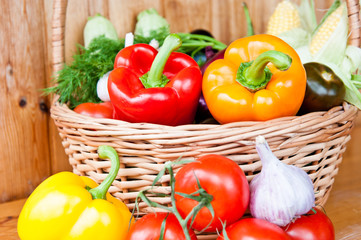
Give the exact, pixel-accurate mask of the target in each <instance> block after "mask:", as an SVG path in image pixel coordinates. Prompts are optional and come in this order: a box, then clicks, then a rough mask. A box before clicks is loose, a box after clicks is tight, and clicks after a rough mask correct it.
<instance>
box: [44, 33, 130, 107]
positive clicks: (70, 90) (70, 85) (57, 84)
mask: <svg viewBox="0 0 361 240" xmlns="http://www.w3.org/2000/svg"><path fill="white" fill-rule="evenodd" d="M122 48H124V39H121V40H112V39H108V38H106V37H105V36H100V37H97V38H95V39H93V40H92V42H91V43H90V45H89V47H88V48H84V47H83V46H82V45H80V44H78V45H77V53H76V54H75V55H74V56H73V59H74V60H73V62H72V63H71V64H69V65H67V64H64V68H63V69H61V70H60V71H59V72H57V73H56V75H55V77H54V78H53V81H54V86H53V87H50V88H47V89H45V90H44V92H45V93H46V94H50V93H55V94H57V95H59V102H60V103H67V104H68V106H69V107H70V108H71V109H73V108H75V107H76V106H77V105H79V104H80V103H84V102H93V103H98V102H101V100H100V99H99V98H98V96H97V89H96V86H97V82H98V80H99V78H100V77H102V76H103V75H104V74H105V73H107V72H109V71H111V70H112V69H113V67H114V59H115V56H116V55H117V53H118V52H119V51H120V49H122Z"/></svg>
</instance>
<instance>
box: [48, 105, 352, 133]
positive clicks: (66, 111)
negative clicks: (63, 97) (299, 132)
mask: <svg viewBox="0 0 361 240" xmlns="http://www.w3.org/2000/svg"><path fill="white" fill-rule="evenodd" d="M50 111H51V116H52V118H56V116H67V117H68V118H69V121H70V119H71V118H74V119H77V121H76V122H78V123H80V124H81V123H82V122H83V123H86V124H87V125H89V127H92V126H93V125H108V126H109V125H111V126H120V125H121V126H123V127H124V126H127V125H129V126H132V128H138V129H162V130H172V129H173V130H174V129H179V130H181V129H184V130H185V129H186V130H194V131H196V130H202V129H207V130H210V129H222V128H238V127H254V126H257V125H262V126H264V125H267V126H270V125H278V124H280V123H281V122H282V123H283V122H292V121H299V122H305V121H307V119H313V118H319V117H322V116H324V115H329V116H332V115H334V114H333V113H335V112H344V113H345V115H349V114H350V115H353V114H355V112H356V113H357V112H358V111H359V109H358V108H357V107H356V106H354V105H352V104H350V103H347V102H344V103H343V105H342V106H336V107H333V108H331V109H329V110H328V111H318V112H310V113H307V114H304V115H300V116H286V117H279V118H275V119H270V120H266V121H239V122H232V123H225V124H217V123H216V124H213V123H197V124H193V123H192V124H186V125H178V126H167V125H161V124H155V123H147V122H140V123H131V122H127V121H123V120H118V119H108V118H93V117H90V116H86V115H82V114H79V113H77V112H74V111H73V110H71V109H70V108H69V107H68V105H66V104H62V103H59V102H58V101H56V100H54V101H53V105H52V106H51V108H50ZM59 111H60V112H61V113H59ZM337 115H338V114H337ZM346 120H347V119H346ZM91 123H93V124H91Z"/></svg>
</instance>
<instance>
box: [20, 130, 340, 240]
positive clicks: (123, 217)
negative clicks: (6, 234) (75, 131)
mask: <svg viewBox="0 0 361 240" xmlns="http://www.w3.org/2000/svg"><path fill="white" fill-rule="evenodd" d="M255 142H256V149H257V152H258V154H259V157H260V158H261V161H262V170H261V172H260V173H259V174H258V175H257V176H255V177H254V178H253V180H252V181H251V182H250V184H249V183H248V181H247V179H246V176H245V174H244V172H243V171H242V169H241V168H240V167H239V166H238V165H237V163H235V162H234V161H233V160H231V159H229V158H226V157H223V156H220V155H216V154H209V155H205V156H203V157H200V158H198V159H196V160H195V161H185V160H180V161H176V162H168V163H166V164H165V168H164V169H163V170H162V171H160V173H159V174H158V175H157V176H156V178H155V179H154V182H153V185H152V186H151V187H150V188H149V189H144V190H141V191H140V192H139V194H138V197H137V198H136V202H135V206H136V207H135V208H134V211H133V214H131V213H130V211H129V210H128V208H127V206H126V205H125V204H124V203H123V202H121V201H120V200H118V199H115V198H114V197H112V196H111V195H110V194H109V193H106V192H107V190H108V188H109V186H110V185H111V183H112V182H113V181H114V179H115V178H116V175H117V173H118V170H119V159H118V155H117V153H116V151H115V150H114V149H113V148H112V147H109V146H104V145H102V146H100V147H99V149H98V153H99V157H100V158H110V160H111V163H112V165H111V169H110V172H109V174H108V176H107V177H106V179H105V180H104V181H103V182H102V183H101V185H99V186H97V184H95V182H93V181H92V180H91V179H89V178H87V177H79V176H77V175H75V174H73V173H69V172H61V173H58V174H56V175H53V176H51V177H49V178H48V179H47V180H45V181H44V182H43V183H41V184H40V185H39V187H38V188H37V189H36V190H35V191H34V192H33V193H32V194H31V196H30V197H29V199H28V200H27V202H26V204H25V205H24V207H23V209H22V211H21V214H20V216H19V222H18V233H19V236H20V238H21V239H23V240H28V239H63V238H67V239H107V240H111V239H114V240H116V239H117V240H121V239H129V240H130V239H132V240H138V239H149V240H150V239H186V240H195V239H197V236H196V234H195V233H196V232H205V233H214V234H218V239H229V240H240V239H288V240H292V239H293V240H295V239H305V238H304V237H305V236H307V239H308V240H316V239H317V240H333V239H335V234H334V228H333V225H332V222H331V221H330V219H329V218H328V217H327V216H326V215H325V214H324V213H323V212H322V211H321V210H319V209H317V208H314V207H315V196H314V192H313V191H314V190H313V184H312V181H311V179H310V177H309V176H308V175H307V173H306V172H305V171H304V170H302V169H300V168H298V167H296V166H292V165H287V164H285V163H283V162H281V161H279V160H278V159H277V158H276V157H275V155H274V154H273V153H272V151H271V149H270V148H269V146H268V144H267V142H266V140H265V138H264V137H262V136H258V137H257V138H256V141H255ZM180 164H181V165H183V167H181V168H180V169H179V170H178V172H177V174H175V173H174V169H173V168H174V167H175V166H176V165H180ZM166 173H168V174H169V176H170V187H171V193H170V199H171V201H170V204H167V205H162V204H160V203H156V202H153V201H152V200H151V199H152V197H166V196H167V195H165V194H162V193H159V192H157V191H154V190H155V187H156V186H157V185H158V184H159V182H158V181H159V180H160V179H161V178H162V177H163V176H164V175H165V174H166ZM140 201H144V202H145V203H146V204H147V205H148V206H150V207H154V208H156V209H158V212H154V213H148V214H146V215H144V216H142V217H140V218H139V219H138V220H136V221H134V217H135V216H137V212H136V211H135V210H136V209H138V207H139V202H140ZM247 209H249V210H250V215H249V214H247V215H246V214H245V212H246V210H247ZM159 210H161V211H159ZM60 236H61V237H60Z"/></svg>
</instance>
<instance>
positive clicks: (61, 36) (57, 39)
mask: <svg viewBox="0 0 361 240" xmlns="http://www.w3.org/2000/svg"><path fill="white" fill-rule="evenodd" d="M346 2H347V10H348V18H349V28H350V38H349V43H350V44H351V45H353V46H357V47H359V46H360V43H361V30H360V28H361V21H360V3H359V0H347V1H346ZM67 5H68V1H67V0H54V3H53V19H52V64H53V72H54V73H56V72H58V71H59V70H61V69H62V67H63V64H64V62H65V20H66V8H67Z"/></svg>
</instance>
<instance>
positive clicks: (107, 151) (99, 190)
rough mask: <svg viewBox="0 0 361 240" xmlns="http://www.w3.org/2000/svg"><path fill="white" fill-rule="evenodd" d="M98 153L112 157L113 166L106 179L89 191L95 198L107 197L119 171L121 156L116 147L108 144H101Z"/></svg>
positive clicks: (104, 157)
mask: <svg viewBox="0 0 361 240" xmlns="http://www.w3.org/2000/svg"><path fill="white" fill-rule="evenodd" d="M98 155H99V157H100V158H102V159H110V162H111V167H110V171H109V174H108V176H107V177H106V178H105V179H104V181H103V182H102V183H101V184H100V185H99V186H98V187H96V188H93V189H90V190H89V193H90V194H91V195H92V197H93V199H106V194H107V191H108V189H109V187H110V186H111V185H112V183H113V181H114V180H115V178H116V176H117V174H118V171H119V167H120V162H119V156H118V153H117V152H116V151H115V149H114V148H112V147H110V146H106V145H102V146H99V148H98Z"/></svg>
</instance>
